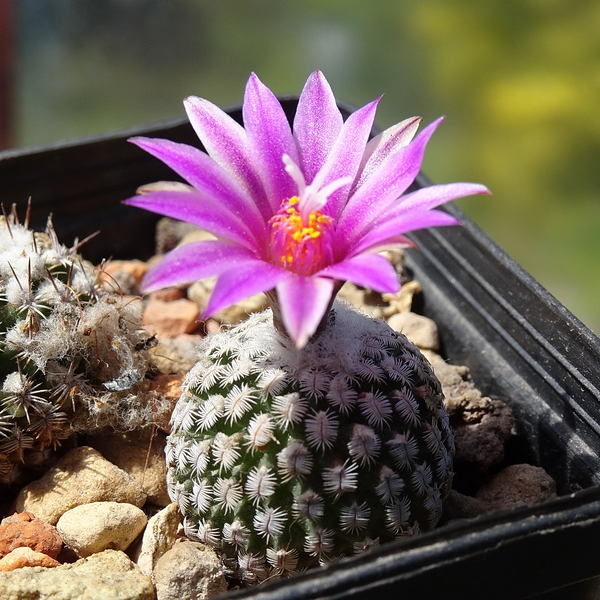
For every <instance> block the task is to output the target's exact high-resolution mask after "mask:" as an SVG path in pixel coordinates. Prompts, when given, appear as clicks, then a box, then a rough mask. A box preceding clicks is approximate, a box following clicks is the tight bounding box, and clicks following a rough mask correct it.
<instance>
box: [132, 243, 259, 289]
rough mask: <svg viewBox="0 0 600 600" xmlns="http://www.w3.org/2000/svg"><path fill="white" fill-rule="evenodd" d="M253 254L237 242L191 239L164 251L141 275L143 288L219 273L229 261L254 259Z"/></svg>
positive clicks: (184, 281)
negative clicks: (156, 261) (145, 272)
mask: <svg viewBox="0 0 600 600" xmlns="http://www.w3.org/2000/svg"><path fill="white" fill-rule="evenodd" d="M255 261H256V256H255V255H254V254H253V253H252V252H250V251H249V250H246V249H245V248H241V247H240V246H236V245H234V244H229V243H227V242H222V241H220V240H209V241H204V242H190V243H189V244H185V245H184V246H179V247H178V248H175V249H174V250H171V252H168V253H167V254H165V256H164V258H163V259H162V260H161V261H160V262H159V263H158V264H157V265H155V266H154V267H152V268H151V269H150V270H149V271H148V273H147V274H146V275H145V277H144V281H143V283H142V289H143V290H144V292H146V293H147V292H153V291H155V290H160V289H161V288H164V287H169V286H173V285H183V284H189V283H193V282H194V281H198V280H199V279H203V278H204V277H212V276H213V275H219V274H220V273H222V272H223V271H225V270H227V269H230V268H231V266H232V265H243V264H245V263H248V262H255Z"/></svg>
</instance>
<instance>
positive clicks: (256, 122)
mask: <svg viewBox="0 0 600 600" xmlns="http://www.w3.org/2000/svg"><path fill="white" fill-rule="evenodd" d="M242 112H243V117H244V127H245V128H246V134H247V135H248V141H249V142H250V147H251V148H252V152H253V155H252V156H253V160H254V164H255V165H256V168H257V171H258V173H259V174H260V177H261V179H262V182H263V185H264V187H265V190H266V192H267V197H268V199H269V203H270V206H271V210H272V211H273V212H276V211H277V210H278V209H279V206H280V205H281V202H282V201H283V200H286V199H288V198H290V197H292V196H294V195H296V194H297V191H298V190H297V189H296V184H295V183H294V180H293V179H292V178H291V177H290V176H289V175H288V173H287V171H286V170H285V165H284V164H283V155H284V154H287V155H288V156H289V157H290V158H291V159H292V160H293V161H294V162H295V163H296V164H298V153H297V151H296V142H295V141H294V138H293V136H292V130H291V128H290V124H289V122H288V120H287V117H286V115H285V113H284V111H283V108H282V106H281V104H280V102H279V100H278V99H277V98H276V97H275V95H274V94H273V92H271V90H270V89H269V88H267V87H266V86H265V85H263V83H262V82H261V81H260V79H259V78H258V77H257V76H256V75H255V74H254V73H253V74H252V75H251V76H250V79H249V80H248V84H247V85H246V94H245V96H244V105H243V109H242Z"/></svg>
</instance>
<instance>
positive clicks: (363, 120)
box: [318, 98, 379, 219]
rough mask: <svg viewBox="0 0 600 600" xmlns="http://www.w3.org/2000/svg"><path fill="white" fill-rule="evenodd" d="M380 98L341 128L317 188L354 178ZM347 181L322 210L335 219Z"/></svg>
mask: <svg viewBox="0 0 600 600" xmlns="http://www.w3.org/2000/svg"><path fill="white" fill-rule="evenodd" d="M378 103H379V98H378V99H377V100H373V102H370V103H369V104H367V105H366V106H363V107H362V108H359V109H358V110H357V111H355V112H353V113H352V114H351V115H350V116H349V117H348V119H347V120H346V122H345V123H344V126H343V127H342V130H341V131H340V134H339V135H338V137H337V140H336V142H335V144H334V146H333V148H332V150H331V152H330V154H329V157H328V159H327V162H326V163H325V165H324V166H323V168H322V169H321V172H320V173H319V174H318V176H320V177H322V178H323V181H322V183H321V184H320V185H319V186H318V187H323V186H325V185H327V184H329V183H331V182H332V181H335V180H336V179H342V178H344V177H350V178H351V180H352V181H353V180H354V178H355V177H356V173H357V171H358V167H359V166H360V161H361V160H362V156H363V153H364V150H365V145H366V143H367V140H368V139H369V135H370V133H371V129H372V128H373V121H374V120H375V112H376V110H377V104H378ZM349 190H350V184H347V185H344V186H342V187H340V188H338V189H337V190H336V191H335V192H333V193H332V194H331V196H330V197H329V201H328V202H327V206H326V207H325V212H327V214H329V215H331V216H332V217H334V218H335V219H337V218H338V217H339V215H340V213H341V211H342V209H343V208H344V206H345V204H346V201H347V199H348V192H349Z"/></svg>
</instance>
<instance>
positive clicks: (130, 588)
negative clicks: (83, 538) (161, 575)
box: [0, 550, 181, 600]
mask: <svg viewBox="0 0 600 600" xmlns="http://www.w3.org/2000/svg"><path fill="white" fill-rule="evenodd" d="M0 598H2V600H33V599H35V600H57V599H59V598H60V600H108V599H110V600H154V598H155V594H154V587H153V585H152V581H151V580H150V578H149V577H146V575H143V574H142V573H141V572H140V570H139V569H138V567H137V565H135V563H133V562H132V561H131V560H130V559H129V557H128V556H127V555H126V554H124V553H123V552H118V551H116V550H105V551H104V552H101V553H99V554H93V555H92V556H90V557H89V558H82V559H80V560H78V561H77V562H74V563H69V564H64V565H60V566H58V567H54V568H52V569H48V568H46V569H44V568H40V567H35V568H28V567H24V568H22V569H15V570H14V571H9V572H0ZM179 600H181V598H180V599H179Z"/></svg>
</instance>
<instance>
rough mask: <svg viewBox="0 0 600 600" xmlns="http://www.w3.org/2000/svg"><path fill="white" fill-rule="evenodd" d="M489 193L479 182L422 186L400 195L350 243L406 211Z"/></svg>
mask: <svg viewBox="0 0 600 600" xmlns="http://www.w3.org/2000/svg"><path fill="white" fill-rule="evenodd" d="M489 193H490V191H489V190H488V189H487V188H486V187H485V186H484V185H480V184H478V183H447V184H441V185H430V186H428V187H425V188H421V189H419V190H416V191H414V192H412V193H410V194H406V195H404V196H400V198H398V199H397V200H396V201H395V202H392V203H391V204H390V205H389V206H388V207H387V208H386V209H385V210H384V211H382V213H381V214H380V215H379V216H378V217H377V219H376V220H375V221H373V222H372V223H371V224H370V225H368V226H365V227H364V229H363V230H359V231H357V232H356V233H355V234H354V236H353V237H350V236H348V243H349V245H352V244H353V243H354V241H355V240H358V238H359V237H362V236H364V235H366V232H367V231H370V230H371V229H373V227H376V226H377V225H379V224H381V223H384V222H385V221H389V220H391V219H394V218H396V217H399V216H400V215H403V214H404V213H407V212H410V211H424V210H429V209H431V208H435V207H436V206H440V204H445V203H446V202H450V201H451V200H456V199H457V198H464V197H465V196H472V195H475V194H489Z"/></svg>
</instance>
